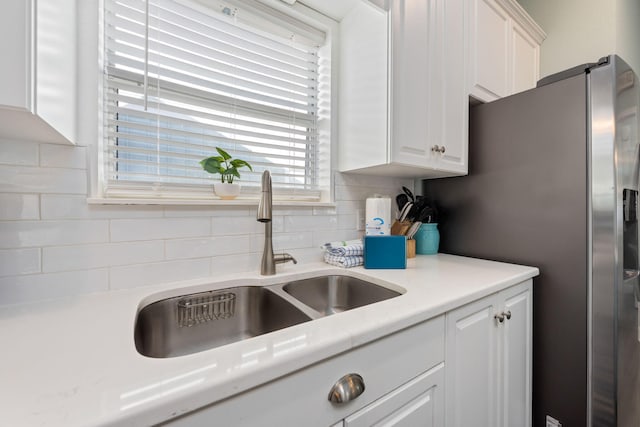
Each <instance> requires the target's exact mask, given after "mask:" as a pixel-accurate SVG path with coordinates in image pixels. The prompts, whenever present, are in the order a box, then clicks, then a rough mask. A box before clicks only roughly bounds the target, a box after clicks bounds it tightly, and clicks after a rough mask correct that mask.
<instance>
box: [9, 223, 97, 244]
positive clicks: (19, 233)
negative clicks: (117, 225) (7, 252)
mask: <svg viewBox="0 0 640 427" xmlns="http://www.w3.org/2000/svg"><path fill="white" fill-rule="evenodd" d="M108 239H109V222H108V221H106V220H86V221H0V248H3V249H10V248H26V247H41V246H56V245H74V244H83V243H100V242H107V241H108Z"/></svg>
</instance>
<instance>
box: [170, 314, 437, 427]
mask: <svg viewBox="0 0 640 427" xmlns="http://www.w3.org/2000/svg"><path fill="white" fill-rule="evenodd" d="M443 371H444V316H440V317H436V318H434V319H431V320H428V321H426V322H423V323H420V324H418V325H415V326H412V327H410V328H407V329H405V330H402V331H400V332H398V333H395V334H392V335H389V336H387V337H384V338H381V339H379V340H377V341H374V342H372V343H369V344H366V345H363V346H361V347H358V348H356V349H354V350H351V351H348V352H346V353H343V354H341V355H338V356H335V357H332V358H330V359H327V360H325V361H322V362H319V363H317V364H315V365H312V366H309V367H307V368H304V369H302V370H299V371H297V372H294V373H292V374H290V375H287V376H284V377H282V378H279V379H277V380H274V381H272V382H270V383H267V384H265V385H262V386H259V387H256V388H254V389H251V390H248V391H246V392H243V393H241V394H239V395H236V396H234V397H231V398H229V399H226V400H223V401H221V402H219V403H216V404H213V405H210V406H208V407H204V408H202V409H200V410H197V411H194V412H191V413H188V414H186V415H184V416H182V417H180V418H177V419H175V420H170V421H168V422H167V423H166V424H164V425H168V426H172V427H177V426H180V427H199V426H203V425H228V426H234V427H243V426H246V427H249V426H261V427H266V426H322V427H326V426H333V425H336V423H337V425H338V426H342V425H346V426H361V425H371V424H372V420H376V422H377V421H379V422H380V425H398V426H403V425H406V426H412V425H416V424H415V423H413V422H412V420H415V419H416V417H418V419H422V417H427V418H425V419H428V420H429V421H428V422H426V423H425V424H420V425H427V426H430V425H434V426H442V425H443V423H442V419H443V416H444V413H443V410H444V407H443V405H442V399H443V395H442V385H443V381H444V374H443ZM353 373H355V374H358V375H360V376H361V377H362V378H363V380H364V384H365V389H364V392H363V393H362V394H361V395H360V396H358V397H356V398H355V399H353V400H351V401H349V402H346V403H341V404H335V403H331V402H330V401H329V399H328V396H329V391H330V390H331V388H332V387H333V385H334V384H335V383H336V381H338V380H339V379H340V378H342V377H343V376H344V375H347V374H353ZM431 420H433V421H431ZM343 422H344V424H343ZM430 422H431V423H430ZM373 424H375V422H373Z"/></svg>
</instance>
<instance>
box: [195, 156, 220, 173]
mask: <svg viewBox="0 0 640 427" xmlns="http://www.w3.org/2000/svg"><path fill="white" fill-rule="evenodd" d="M221 160H222V159H221V158H220V157H218V156H215V157H207V158H206V159H202V160H200V165H201V166H202V169H204V170H205V171H207V172H209V173H212V174H216V173H220V174H221V173H223V172H224V171H223V170H221V169H222V168H221V165H220V161H221Z"/></svg>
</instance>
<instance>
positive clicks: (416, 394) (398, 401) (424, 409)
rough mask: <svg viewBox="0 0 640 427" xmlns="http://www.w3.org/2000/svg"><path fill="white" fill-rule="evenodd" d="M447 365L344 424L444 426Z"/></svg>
mask: <svg viewBox="0 0 640 427" xmlns="http://www.w3.org/2000/svg"><path fill="white" fill-rule="evenodd" d="M443 384H444V363H441V364H439V365H437V366H436V367H434V368H432V369H430V370H429V371H427V372H425V373H424V374H422V375H420V376H419V377H417V378H414V379H413V380H411V381H409V382H408V383H407V384H403V385H402V386H400V387H399V388H397V389H395V390H393V391H392V392H391V393H389V394H387V395H386V396H384V397H382V398H381V399H378V400H376V401H375V402H373V403H372V404H371V405H369V406H367V407H365V408H363V409H361V410H359V411H358V412H356V413H355V414H353V415H350V416H349V417H347V419H345V420H344V427H368V426H373V425H375V426H394V427H401V426H407V427H408V426H417V425H419V426H424V427H437V426H442V425H444V416H443V414H444V398H443V397H444V393H443V391H442V387H443Z"/></svg>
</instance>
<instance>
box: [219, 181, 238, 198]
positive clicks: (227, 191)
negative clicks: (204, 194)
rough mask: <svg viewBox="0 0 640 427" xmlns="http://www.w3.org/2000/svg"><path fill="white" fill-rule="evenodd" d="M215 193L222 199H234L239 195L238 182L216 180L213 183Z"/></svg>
mask: <svg viewBox="0 0 640 427" xmlns="http://www.w3.org/2000/svg"><path fill="white" fill-rule="evenodd" d="M213 189H214V191H215V192H216V195H217V196H218V197H220V198H221V199H223V200H231V199H235V198H236V197H238V195H240V184H236V183H235V182H234V183H233V184H229V183H228V182H217V183H215V184H213Z"/></svg>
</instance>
